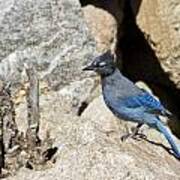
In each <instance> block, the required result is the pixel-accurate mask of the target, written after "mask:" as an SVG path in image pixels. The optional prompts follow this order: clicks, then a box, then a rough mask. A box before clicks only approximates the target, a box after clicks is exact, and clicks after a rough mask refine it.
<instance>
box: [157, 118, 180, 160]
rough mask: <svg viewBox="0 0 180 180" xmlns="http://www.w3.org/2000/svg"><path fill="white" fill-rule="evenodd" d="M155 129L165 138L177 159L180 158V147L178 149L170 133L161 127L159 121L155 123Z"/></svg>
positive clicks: (161, 124)
mask: <svg viewBox="0 0 180 180" xmlns="http://www.w3.org/2000/svg"><path fill="white" fill-rule="evenodd" d="M156 125H157V129H158V130H159V131H160V132H161V133H162V134H163V135H164V136H165V138H166V139H167V140H168V142H169V144H170V145H171V147H172V150H173V152H174V154H175V156H176V157H177V158H180V147H178V146H177V145H176V143H175V141H174V139H173V137H172V135H171V132H170V131H169V130H168V128H167V127H165V126H164V125H163V123H162V122H161V121H158V122H157V124H156Z"/></svg>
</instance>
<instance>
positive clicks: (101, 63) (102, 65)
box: [98, 62, 106, 67]
mask: <svg viewBox="0 0 180 180" xmlns="http://www.w3.org/2000/svg"><path fill="white" fill-rule="evenodd" d="M105 65H106V63H105V62H100V63H99V64H98V66H99V67H104V66H105Z"/></svg>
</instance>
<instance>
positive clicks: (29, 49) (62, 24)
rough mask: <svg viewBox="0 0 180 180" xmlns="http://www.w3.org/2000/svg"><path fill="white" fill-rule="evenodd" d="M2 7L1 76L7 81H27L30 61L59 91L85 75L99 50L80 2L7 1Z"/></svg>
mask: <svg viewBox="0 0 180 180" xmlns="http://www.w3.org/2000/svg"><path fill="white" fill-rule="evenodd" d="M0 6H1V9H2V11H1V15H2V17H1V19H0V29H1V31H0V61H1V63H0V75H1V76H2V77H3V78H4V79H6V80H7V81H9V80H12V81H13V82H21V81H22V80H24V79H23V78H22V76H23V74H24V73H23V69H24V63H25V62H27V61H31V62H32V63H34V64H35V66H36V68H37V70H38V72H39V76H40V78H41V79H44V80H46V81H47V82H48V84H49V86H50V87H53V88H56V89H57V88H60V87H63V86H64V85H67V84H68V83H69V82H72V81H75V80H81V79H82V78H83V77H85V76H86V74H85V73H82V70H81V69H82V66H83V65H84V64H86V63H87V62H88V61H89V60H91V59H92V58H93V57H94V55H95V52H96V49H95V42H94V40H93V39H92V38H91V36H89V32H88V29H87V26H86V24H85V22H84V20H83V18H82V17H83V15H82V12H81V10H80V5H79V2H78V1H77V0H66V1H62V0H59V1H55V0H53V1H49V0H45V1H44V0H40V1H38V2H37V1H34V0H33V1H28V0H25V1H24V0H20V1H18V2H17V1H12V0H7V1H6V3H5V4H4V3H3V2H1V3H0Z"/></svg>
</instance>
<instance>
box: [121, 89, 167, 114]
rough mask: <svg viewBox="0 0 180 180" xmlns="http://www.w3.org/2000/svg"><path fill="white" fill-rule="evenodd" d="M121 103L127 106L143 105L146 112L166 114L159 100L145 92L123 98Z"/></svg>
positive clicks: (136, 106)
mask: <svg viewBox="0 0 180 180" xmlns="http://www.w3.org/2000/svg"><path fill="white" fill-rule="evenodd" d="M121 103H122V104H123V105H124V106H126V107H128V108H138V107H144V108H145V111H147V112H151V113H157V114H161V115H166V114H167V110H166V109H165V108H164V107H163V105H162V104H161V102H160V101H158V100H156V99H155V98H154V97H153V96H152V95H150V94H149V93H147V92H145V93H142V94H139V95H136V96H131V97H128V98H126V99H123V100H122V101H121Z"/></svg>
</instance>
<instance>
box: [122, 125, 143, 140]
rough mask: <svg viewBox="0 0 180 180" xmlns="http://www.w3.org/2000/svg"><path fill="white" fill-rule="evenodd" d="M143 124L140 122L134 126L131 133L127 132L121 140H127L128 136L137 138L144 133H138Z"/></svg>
mask: <svg viewBox="0 0 180 180" xmlns="http://www.w3.org/2000/svg"><path fill="white" fill-rule="evenodd" d="M142 125H143V124H141V123H139V124H138V125H137V126H136V127H135V128H133V130H132V132H131V133H127V134H125V135H123V136H122V137H121V141H125V140H127V139H128V138H136V136H137V135H142V134H138V131H139V129H140V127H141V126H142Z"/></svg>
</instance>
